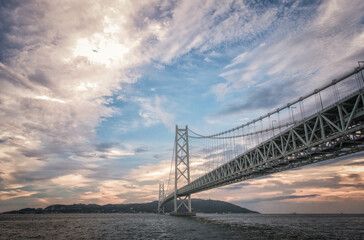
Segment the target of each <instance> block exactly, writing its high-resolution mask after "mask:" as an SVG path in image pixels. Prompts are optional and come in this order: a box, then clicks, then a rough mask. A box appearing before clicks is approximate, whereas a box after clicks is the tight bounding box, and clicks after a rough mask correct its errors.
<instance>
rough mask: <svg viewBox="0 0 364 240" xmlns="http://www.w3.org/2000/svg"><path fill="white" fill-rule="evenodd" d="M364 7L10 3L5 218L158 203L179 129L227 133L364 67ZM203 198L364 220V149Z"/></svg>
mask: <svg viewBox="0 0 364 240" xmlns="http://www.w3.org/2000/svg"><path fill="white" fill-rule="evenodd" d="M363 12H364V2H363V1H362V0H352V1H350V4H348V2H347V1H344V0H342V1H336V0H328V1H324V0H323V1H286V0H282V1H253V0H252V1H233V0H226V1H218V0H216V1H213V0H196V1H189V0H185V1H173V0H166V1H164V0H150V1H142V0H137V1H132V0H131V1H128V0H93V1H90V0H72V1H71V0H69V1H67V0H66V1H51V0H48V1H45V0H29V1H25V0H23V1H22V0H13V1H0V19H1V21H0V212H3V211H8V210H14V209H20V208H25V207H46V206H48V205H51V204H73V203H85V204H88V203H96V204H109V203H111V204H113V203H115V204H116V203H132V202H133V203H135V202H138V203H141V202H150V201H153V200H157V198H158V184H159V182H161V181H163V182H167V181H168V177H169V171H170V161H171V156H172V151H173V142H174V134H175V126H176V124H178V125H179V126H180V127H184V126H185V125H188V126H189V127H190V128H191V129H192V130H194V131H196V132H198V133H201V134H204V135H208V134H213V133H217V132H220V131H223V130H226V129H230V128H233V127H236V126H238V125H241V124H242V123H244V122H248V121H250V120H253V119H255V118H257V117H259V116H261V115H262V114H265V113H267V112H269V111H272V110H273V109H276V108H277V107H280V106H283V105H285V104H287V103H288V102H289V101H291V100H294V99H297V98H298V97H299V96H302V95H304V94H306V93H308V92H310V91H313V90H314V89H316V88H318V87H320V86H322V85H324V84H325V83H328V82H330V81H332V79H334V78H337V77H338V76H340V75H343V74H345V73H347V72H351V71H353V69H354V68H355V67H357V66H358V63H357V62H358V61H362V60H364V47H363V46H364V17H363ZM191 165H192V166H191V168H192V167H193V158H192V159H191ZM192 171H193V170H192ZM193 177H194V176H193V174H192V179H193ZM192 197H193V198H205V199H208V198H211V199H216V200H223V201H229V202H232V203H235V204H237V205H239V206H242V207H247V208H249V209H252V210H255V211H259V212H262V213H291V212H298V213H317V212H320V213H338V212H343V213H364V204H363V203H364V154H362V153H358V154H355V155H351V156H348V157H345V158H341V159H333V160H328V161H325V162H321V163H319V164H314V165H310V166H306V167H303V168H299V169H295V170H290V171H285V172H280V173H276V174H273V175H270V176H266V177H263V178H257V179H252V180H249V181H244V182H241V183H237V184H234V185H230V186H226V187H221V188H218V189H213V190H209V191H206V192H202V193H199V194H194V195H192Z"/></svg>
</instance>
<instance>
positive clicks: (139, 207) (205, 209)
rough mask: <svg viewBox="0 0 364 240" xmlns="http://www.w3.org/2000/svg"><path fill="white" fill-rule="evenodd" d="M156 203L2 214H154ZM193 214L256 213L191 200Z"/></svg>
mask: <svg viewBox="0 0 364 240" xmlns="http://www.w3.org/2000/svg"><path fill="white" fill-rule="evenodd" d="M157 207H158V201H154V202H149V203H131V204H107V205H97V204H72V205H61V204H56V205H50V206H48V207H46V208H23V209H20V210H16V211H9V212H4V213H3V214H46V213H155V212H156V211H157ZM192 207H193V212H197V213H258V212H255V211H251V210H249V209H246V208H242V207H239V206H237V205H234V204H231V203H228V202H223V201H217V200H203V199H192ZM171 211H173V201H171V202H169V203H167V204H166V206H165V212H171Z"/></svg>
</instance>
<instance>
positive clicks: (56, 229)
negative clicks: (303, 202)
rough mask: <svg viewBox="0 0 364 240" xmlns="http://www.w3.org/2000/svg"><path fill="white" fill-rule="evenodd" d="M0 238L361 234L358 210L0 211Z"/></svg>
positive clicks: (363, 222) (352, 236)
mask: <svg viewBox="0 0 364 240" xmlns="http://www.w3.org/2000/svg"><path fill="white" fill-rule="evenodd" d="M0 239H364V215H346V214H338V215H321V214H317V215H307V214H304V215H301V214H292V215H271V214H197V217H192V218H185V217H172V216H169V215H157V214H40V215H1V214H0Z"/></svg>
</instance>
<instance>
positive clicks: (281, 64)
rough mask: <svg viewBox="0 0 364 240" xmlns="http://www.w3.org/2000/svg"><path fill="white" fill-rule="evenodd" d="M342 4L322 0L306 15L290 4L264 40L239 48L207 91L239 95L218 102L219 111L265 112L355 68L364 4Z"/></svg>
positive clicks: (362, 33) (359, 54)
mask: <svg viewBox="0 0 364 240" xmlns="http://www.w3.org/2000/svg"><path fill="white" fill-rule="evenodd" d="M344 4H345V3H344V2H340V1H324V2H322V4H320V5H319V7H318V8H317V11H312V19H310V20H308V19H309V18H307V17H302V18H294V17H293V15H294V14H296V13H297V12H299V9H300V7H299V6H296V7H297V9H295V8H294V7H292V8H290V9H289V12H287V13H285V14H288V15H287V17H288V18H289V19H292V20H291V22H290V21H286V22H280V20H277V24H275V27H276V28H275V29H274V32H272V34H271V37H270V40H269V41H265V42H264V43H262V44H260V45H258V46H257V47H255V48H252V49H251V50H244V52H242V53H241V54H240V55H238V56H236V57H235V58H234V59H233V60H232V61H231V63H230V64H228V65H226V66H225V69H226V70H228V71H227V72H224V73H222V74H221V75H220V76H222V77H224V78H225V80H226V81H225V82H222V83H219V84H217V85H215V86H212V88H211V92H212V93H214V94H216V96H217V97H218V98H219V99H222V98H223V97H224V96H226V95H228V94H234V93H235V92H238V93H240V94H242V95H241V96H242V97H241V98H240V100H239V101H236V102H233V103H232V104H226V105H225V106H223V108H222V109H221V110H220V112H219V115H224V114H234V113H235V114H236V113H242V112H247V111H251V110H252V109H257V110H260V109H262V110H265V111H269V110H271V109H272V108H276V107H278V106H281V105H283V104H284V103H285V102H288V101H290V100H292V99H293V98H297V97H299V96H302V95H304V94H306V93H308V91H312V90H313V89H315V88H317V87H318V86H322V85H323V84H324V83H327V82H330V81H331V80H332V79H334V78H336V77H338V75H342V74H343V73H345V72H347V71H350V70H351V69H354V68H355V65H356V62H357V61H358V60H360V59H361V58H363V57H364V51H363V49H362V47H361V44H360V43H359V42H360V40H359V39H363V37H364V27H363V24H362V23H361V21H362V15H361V12H362V11H363V9H364V5H363V4H362V2H360V1H358V2H356V3H355V4H354V5H352V6H350V7H345V6H346V5H345V6H342V5H344ZM312 7H313V6H312ZM315 9H316V7H315ZM279 11H283V10H279ZM306 14H307V13H306ZM295 19H298V20H295ZM278 23H279V24H278ZM292 23H294V24H296V26H291V25H290V24H292ZM349 26H350V27H349ZM247 89H249V92H247Z"/></svg>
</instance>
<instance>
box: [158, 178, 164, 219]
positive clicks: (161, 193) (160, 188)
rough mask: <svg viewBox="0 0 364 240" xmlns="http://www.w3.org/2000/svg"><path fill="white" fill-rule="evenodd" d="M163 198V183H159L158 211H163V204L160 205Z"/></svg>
mask: <svg viewBox="0 0 364 240" xmlns="http://www.w3.org/2000/svg"><path fill="white" fill-rule="evenodd" d="M163 199H164V183H159V202H158V213H164V206H163V207H161V203H162V201H163Z"/></svg>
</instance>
